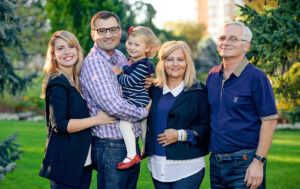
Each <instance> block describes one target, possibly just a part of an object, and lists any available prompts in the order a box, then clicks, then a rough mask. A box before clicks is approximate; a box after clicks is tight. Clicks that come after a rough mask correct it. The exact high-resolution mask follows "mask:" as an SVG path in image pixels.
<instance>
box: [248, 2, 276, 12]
mask: <svg viewBox="0 0 300 189" xmlns="http://www.w3.org/2000/svg"><path fill="white" fill-rule="evenodd" d="M277 1H278V0H246V2H245V3H247V5H248V6H249V7H251V8H253V9H255V10H257V11H258V12H263V11H264V10H265V9H266V8H277V7H278V2H277Z"/></svg>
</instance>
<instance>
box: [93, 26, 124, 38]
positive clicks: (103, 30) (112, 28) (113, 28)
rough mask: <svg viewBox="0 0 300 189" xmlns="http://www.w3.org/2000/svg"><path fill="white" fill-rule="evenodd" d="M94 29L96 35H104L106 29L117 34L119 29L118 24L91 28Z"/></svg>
mask: <svg viewBox="0 0 300 189" xmlns="http://www.w3.org/2000/svg"><path fill="white" fill-rule="evenodd" d="M93 30H96V31H97V33H98V35H101V36H103V35H106V33H107V31H109V33H110V34H117V33H119V31H120V26H115V27H110V28H97V29H93Z"/></svg>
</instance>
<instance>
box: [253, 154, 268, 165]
mask: <svg viewBox="0 0 300 189" xmlns="http://www.w3.org/2000/svg"><path fill="white" fill-rule="evenodd" d="M254 157H255V159H258V160H259V161H261V162H262V163H265V162H266V161H267V157H264V156H259V155H257V154H255V156H254Z"/></svg>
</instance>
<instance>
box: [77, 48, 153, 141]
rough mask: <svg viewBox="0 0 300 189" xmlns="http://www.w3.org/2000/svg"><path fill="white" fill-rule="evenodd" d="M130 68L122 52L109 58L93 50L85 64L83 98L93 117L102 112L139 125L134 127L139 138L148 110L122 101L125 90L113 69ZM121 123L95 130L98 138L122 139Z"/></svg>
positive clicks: (81, 78)
mask: <svg viewBox="0 0 300 189" xmlns="http://www.w3.org/2000/svg"><path fill="white" fill-rule="evenodd" d="M126 64H127V60H126V58H125V56H124V55H123V54H122V53H121V52H120V51H118V50H115V51H114V54H113V55H112V56H109V55H107V54H106V53H105V52H104V51H103V50H101V49H100V48H99V47H98V46H97V44H96V43H95V44H94V47H93V48H92V49H91V51H90V53H89V54H88V55H87V57H86V58H85V60H84V63H83V65H82V69H81V73H80V78H79V79H80V84H81V89H82V94H83V97H84V99H85V100H86V102H87V106H88V108H89V110H90V115H91V116H94V115H97V113H98V112H99V111H100V110H104V111H105V112H107V113H108V114H110V115H112V116H115V117H118V118H120V119H121V120H126V121H130V122H136V123H135V124H134V126H133V127H132V129H133V132H134V133H135V136H136V137H138V136H140V135H141V127H140V123H139V122H137V121H138V120H140V119H142V118H145V117H146V116H147V115H148V111H147V109H146V108H138V107H136V106H135V105H131V104H129V103H128V102H127V101H126V100H124V99H123V98H122V89H121V86H120V84H119V83H118V80H117V77H116V75H115V73H114V71H113V69H112V65H117V66H118V67H119V68H122V66H124V65H126ZM118 125H119V122H118V123H113V124H106V125H101V126H94V127H92V133H93V135H94V136H98V137H100V138H106V139H122V138H123V137H122V135H121V132H120V129H119V127H118Z"/></svg>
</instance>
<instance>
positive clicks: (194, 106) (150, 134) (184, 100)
mask: <svg viewBox="0 0 300 189" xmlns="http://www.w3.org/2000/svg"><path fill="white" fill-rule="evenodd" d="M161 95H162V88H159V87H151V88H150V97H151V99H152V106H151V110H150V113H149V116H148V121H147V126H148V127H147V136H146V149H145V154H146V155H148V156H151V155H153V154H154V144H155V141H154V140H155V139H154V127H155V112H154V111H155V110H156V108H157V104H158V102H159V99H160V97H161ZM209 112H210V111H209V104H208V100H207V89H206V87H205V86H204V85H203V84H201V83H200V82H197V83H196V84H194V85H193V86H192V87H189V88H185V89H184V90H183V91H182V92H181V93H180V94H179V95H178V96H177V97H176V100H175V102H174V104H173V105H172V107H171V109H170V111H169V115H168V118H167V129H170V128H174V129H177V130H179V129H191V130H194V131H196V132H197V133H198V135H199V136H198V137H197V138H196V139H197V144H196V145H190V144H189V143H186V142H175V143H173V144H170V145H168V146H166V156H167V159H170V160H187V159H193V158H198V157H201V156H204V155H206V154H208V142H209V131H210V129H209V123H210V119H209Z"/></svg>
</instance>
